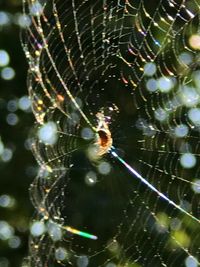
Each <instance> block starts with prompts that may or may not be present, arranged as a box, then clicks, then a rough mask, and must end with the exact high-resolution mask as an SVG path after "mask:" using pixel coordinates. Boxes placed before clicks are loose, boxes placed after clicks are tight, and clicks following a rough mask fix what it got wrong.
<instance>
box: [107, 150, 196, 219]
mask: <svg viewBox="0 0 200 267" xmlns="http://www.w3.org/2000/svg"><path fill="white" fill-rule="evenodd" d="M110 153H111V154H112V156H113V157H114V158H116V159H117V160H118V161H119V162H121V163H122V164H123V166H125V167H126V169H127V170H128V171H129V172H130V173H131V174H133V175H134V177H137V178H138V179H139V180H140V181H141V182H142V183H143V184H145V185H146V186H148V187H149V188H150V189H151V190H152V191H154V192H155V193H156V194H157V195H158V196H159V197H161V198H162V199H164V200H165V201H167V202H168V203H169V204H170V205H172V206H174V207H175V208H176V209H178V210H180V211H181V212H183V213H184V214H186V215H187V216H189V217H190V218H191V219H193V220H195V221H197V222H198V223H200V220H199V219H197V218H196V217H195V216H193V215H192V214H190V213H189V212H187V211H186V210H184V209H183V208H181V207H180V206H179V205H177V204H176V203H175V202H174V201H172V200H170V199H169V198H168V197H167V196H166V195H164V194H163V193H162V192H160V191H159V190H158V189H157V188H156V187H154V186H153V185H152V184H151V183H149V182H148V181H147V180H146V179H145V178H144V177H142V176H141V175H140V174H139V173H138V172H137V171H136V170H134V168H132V167H131V166H130V165H129V164H128V163H127V162H126V161H124V160H123V159H122V158H121V157H120V156H119V155H118V154H117V152H116V149H115V147H114V146H112V147H111V149H110Z"/></svg>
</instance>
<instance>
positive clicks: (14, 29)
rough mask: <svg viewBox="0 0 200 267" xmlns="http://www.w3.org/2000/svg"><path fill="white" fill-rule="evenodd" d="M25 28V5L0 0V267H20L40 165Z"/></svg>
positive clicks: (18, 2)
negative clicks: (33, 146) (33, 145)
mask: <svg viewBox="0 0 200 267" xmlns="http://www.w3.org/2000/svg"><path fill="white" fill-rule="evenodd" d="M22 28H23V15H22V6H21V0H0V267H9V266H12V267H15V266H20V265H21V261H22V258H23V257H24V255H26V254H27V247H28V225H29V219H30V217H31V215H32V214H33V210H32V206H31V204H30V200H29V194H28V188H29V185H30V182H31V181H32V180H33V177H34V176H35V172H36V163H35V161H34V159H33V156H32V153H31V151H30V142H29V139H28V135H29V128H30V126H31V125H32V124H33V116H32V113H31V109H30V102H29V100H28V97H27V93H28V92H27V88H26V70H27V65H26V60H25V57H24V53H23V51H22V47H21V44H20V31H21V29H22Z"/></svg>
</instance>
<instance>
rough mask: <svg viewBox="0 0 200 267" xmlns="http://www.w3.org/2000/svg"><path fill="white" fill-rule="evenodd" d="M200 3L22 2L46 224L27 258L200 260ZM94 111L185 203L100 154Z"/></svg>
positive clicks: (133, 162) (39, 200)
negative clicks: (28, 22) (26, 20)
mask: <svg viewBox="0 0 200 267" xmlns="http://www.w3.org/2000/svg"><path fill="white" fill-rule="evenodd" d="M199 4H200V3H199V2H198V1H195V0H192V1H164V0H157V1H152V2H149V1H146V0H142V1H132V0H130V1H125V0H123V1H120V0H118V1H112V0H110V1H106V0H97V1H90V0H84V1H78V0H55V1H53V0H49V1H41V0H40V1H34V0H32V1H31V0H30V1H28V0H24V13H25V14H26V15H27V16H29V17H30V18H31V22H32V23H31V26H30V27H29V28H27V30H26V32H25V34H24V38H23V47H24V50H25V53H26V57H27V59H28V62H29V73H28V86H29V93H30V97H31V100H32V106H33V112H34V114H35V117H36V126H35V129H34V130H33V139H34V143H33V152H34V155H35V157H36V159H37V161H38V163H39V166H40V171H39V173H38V176H37V178H36V179H35V181H34V182H33V184H32V185H31V188H30V192H31V198H32V201H33V204H34V206H35V208H36V211H37V215H36V217H35V219H34V223H35V224H34V225H37V226H38V227H39V228H40V230H41V228H42V229H43V230H42V231H39V232H37V233H33V231H32V235H31V240H30V257H29V259H28V263H27V264H28V265H30V266H39V267H40V266H44V267H46V266H78V267H80V266H82V267H84V266H91V267H93V266H105V267H115V266H128V267H134V266H135V267H139V266H144V267H146V266H187V267H188V266H197V265H198V260H199V253H200V251H199V249H200V241H199V240H200V239H199V237H200V235H199V232H200V231H199V230H200V226H199V215H200V211H199V208H200V207H199V194H198V193H199V180H198V178H199V167H198V166H199V150H200V146H199V125H200V119H199V118H198V116H200V115H199V113H198V112H199V109H198V106H199V102H200V83H199V82H198V79H199V75H200V72H199V51H198V50H199V49H200V41H199V38H200V35H199V34H200V32H199V31H200V21H199V19H200V17H199V15H200V13H199ZM99 112H101V113H102V114H103V115H104V116H105V117H106V118H107V119H108V120H109V122H108V124H109V129H110V132H111V135H112V139H113V145H114V147H115V149H116V150H115V151H116V152H117V155H119V157H121V158H123V160H125V161H126V162H127V163H128V164H129V165H130V166H132V167H133V168H134V169H136V170H137V172H138V173H140V174H141V175H142V177H144V178H145V179H146V180H147V181H148V182H149V183H150V184H151V185H153V186H154V187H155V188H157V189H158V190H159V191H160V192H161V193H163V194H165V195H166V196H167V197H168V198H169V199H170V200H172V201H173V202H174V203H176V204H177V206H178V207H180V209H179V208H176V207H174V206H173V205H172V204H171V203H170V202H169V201H165V200H164V199H162V197H160V196H159V195H157V194H156V193H155V192H153V191H152V190H151V188H149V187H148V186H145V185H144V184H143V183H142V182H141V181H139V180H138V179H136V177H134V175H131V174H130V172H129V171H128V169H127V168H126V167H125V166H123V165H121V164H120V163H119V162H118V161H117V159H116V158H115V157H113V156H112V154H110V153H109V152H108V153H107V154H105V155H103V156H102V157H99V158H95V156H93V152H94V151H93V148H94V142H95V138H96V132H95V129H96V128H97V126H98V123H99V122H98V116H97V114H99ZM192 114H193V115H192ZM194 114H197V116H194ZM44 133H45V134H46V135H44ZM184 162H185V163H184ZM181 209H183V210H185V211H186V212H188V213H189V214H190V215H191V216H188V215H187V214H185V213H184V212H181ZM69 227H72V228H73V229H74V228H75V229H78V230H80V231H84V232H86V233H90V234H92V235H94V236H95V237H97V238H98V239H96V240H93V239H94V238H93V239H92V238H89V239H86V238H83V237H82V236H80V235H78V234H74V233H72V231H70V229H69ZM189 264H193V265H189Z"/></svg>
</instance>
